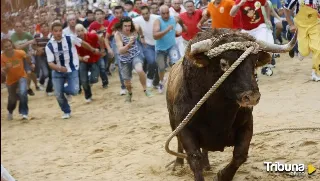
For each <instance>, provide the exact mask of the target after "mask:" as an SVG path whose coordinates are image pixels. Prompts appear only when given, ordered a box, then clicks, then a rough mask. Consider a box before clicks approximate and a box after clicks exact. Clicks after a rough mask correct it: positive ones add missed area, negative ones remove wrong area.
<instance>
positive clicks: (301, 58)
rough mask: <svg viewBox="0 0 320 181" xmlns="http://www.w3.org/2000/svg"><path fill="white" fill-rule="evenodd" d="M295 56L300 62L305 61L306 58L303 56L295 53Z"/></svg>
mask: <svg viewBox="0 0 320 181" xmlns="http://www.w3.org/2000/svg"><path fill="white" fill-rule="evenodd" d="M295 56H297V57H298V60H300V61H302V60H303V59H304V56H302V55H301V54H300V53H295Z"/></svg>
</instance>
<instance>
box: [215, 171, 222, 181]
mask: <svg viewBox="0 0 320 181" xmlns="http://www.w3.org/2000/svg"><path fill="white" fill-rule="evenodd" d="M213 181H224V180H223V179H222V173H221V170H220V171H219V172H218V173H217V175H216V176H215V177H214V179H213Z"/></svg>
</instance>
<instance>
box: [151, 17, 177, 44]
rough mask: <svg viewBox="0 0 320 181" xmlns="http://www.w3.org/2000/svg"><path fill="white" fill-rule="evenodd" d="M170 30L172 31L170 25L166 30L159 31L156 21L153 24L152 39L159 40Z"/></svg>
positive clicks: (158, 23)
mask: <svg viewBox="0 0 320 181" xmlns="http://www.w3.org/2000/svg"><path fill="white" fill-rule="evenodd" d="M171 30H173V26H172V25H170V26H168V27H167V29H165V30H163V31H160V21H159V20H158V19H157V20H155V21H154V23H153V38H154V39H155V40H159V39H161V38H162V37H163V36H164V35H166V34H167V33H168V32H169V31H171Z"/></svg>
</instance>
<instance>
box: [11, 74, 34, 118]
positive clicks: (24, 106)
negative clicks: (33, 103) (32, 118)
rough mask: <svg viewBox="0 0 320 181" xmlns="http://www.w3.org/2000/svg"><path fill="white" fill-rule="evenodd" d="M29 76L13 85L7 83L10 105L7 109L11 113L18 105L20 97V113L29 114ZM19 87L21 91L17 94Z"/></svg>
mask: <svg viewBox="0 0 320 181" xmlns="http://www.w3.org/2000/svg"><path fill="white" fill-rule="evenodd" d="M27 82H28V81H27V78H24V77H22V78H20V79H19V81H17V82H16V83H14V84H12V85H7V88H8V93H9V96H8V106H7V109H8V111H9V113H10V114H12V113H13V111H14V110H15V108H16V106H17V101H18V98H19V99H20V103H19V113H20V114H22V115H28V113H29V108H28V94H27V89H28V85H27ZM17 89H19V93H18V95H17Z"/></svg>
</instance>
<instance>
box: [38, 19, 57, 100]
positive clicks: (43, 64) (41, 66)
mask: <svg viewBox="0 0 320 181" xmlns="http://www.w3.org/2000/svg"><path fill="white" fill-rule="evenodd" d="M40 31H41V33H40V34H37V35H35V44H34V45H33V48H34V49H35V50H36V69H37V71H36V72H39V73H40V71H41V76H40V81H39V82H40V85H41V87H43V86H44V83H45V79H46V78H47V77H48V78H49V80H48V85H47V88H46V93H47V95H48V96H51V95H53V85H52V78H51V69H50V68H49V65H48V61H47V56H46V53H45V47H46V45H47V43H48V41H49V40H50V37H51V33H50V31H49V25H48V23H41V24H40Z"/></svg>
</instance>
